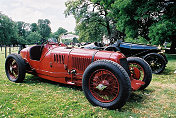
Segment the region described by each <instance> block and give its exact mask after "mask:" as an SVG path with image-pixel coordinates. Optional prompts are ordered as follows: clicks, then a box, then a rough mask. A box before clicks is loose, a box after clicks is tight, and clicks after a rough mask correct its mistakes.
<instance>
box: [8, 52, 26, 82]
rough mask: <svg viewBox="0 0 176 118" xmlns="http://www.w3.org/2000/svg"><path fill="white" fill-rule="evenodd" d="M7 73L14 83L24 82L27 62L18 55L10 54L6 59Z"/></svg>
mask: <svg viewBox="0 0 176 118" xmlns="http://www.w3.org/2000/svg"><path fill="white" fill-rule="evenodd" d="M5 71H6V75H7V77H8V79H9V80H10V81H12V82H16V83H19V82H23V80H24V78H25V74H26V68H25V61H24V60H23V59H22V57H21V56H20V55H18V54H10V55H8V57H7V58H6V62H5Z"/></svg>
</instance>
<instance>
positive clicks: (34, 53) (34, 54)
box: [29, 45, 43, 61]
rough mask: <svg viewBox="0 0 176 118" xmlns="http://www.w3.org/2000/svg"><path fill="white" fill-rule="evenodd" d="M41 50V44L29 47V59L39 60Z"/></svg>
mask: <svg viewBox="0 0 176 118" xmlns="http://www.w3.org/2000/svg"><path fill="white" fill-rule="evenodd" d="M42 50H43V46H41V45H36V46H33V47H31V48H30V50H29V55H30V59H32V60H36V61H40V58H41V54H42Z"/></svg>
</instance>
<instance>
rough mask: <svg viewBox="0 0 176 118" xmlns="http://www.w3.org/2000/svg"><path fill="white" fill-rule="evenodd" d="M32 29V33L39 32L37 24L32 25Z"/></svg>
mask: <svg viewBox="0 0 176 118" xmlns="http://www.w3.org/2000/svg"><path fill="white" fill-rule="evenodd" d="M30 28H31V29H30V30H31V32H38V31H39V28H38V25H37V23H32V24H31V26H30Z"/></svg>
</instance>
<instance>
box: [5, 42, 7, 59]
mask: <svg viewBox="0 0 176 118" xmlns="http://www.w3.org/2000/svg"><path fill="white" fill-rule="evenodd" d="M6 57H7V46H6V45H5V58H6Z"/></svg>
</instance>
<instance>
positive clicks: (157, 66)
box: [143, 53, 166, 74]
mask: <svg viewBox="0 0 176 118" xmlns="http://www.w3.org/2000/svg"><path fill="white" fill-rule="evenodd" d="M143 59H144V60H145V61H146V62H147V63H148V64H149V65H150V67H151V69H152V73H154V74H159V73H162V72H163V71H164V69H165V67H166V60H165V58H164V57H163V56H162V55H160V54H157V53H149V54H147V55H145V56H144V57H143Z"/></svg>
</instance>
